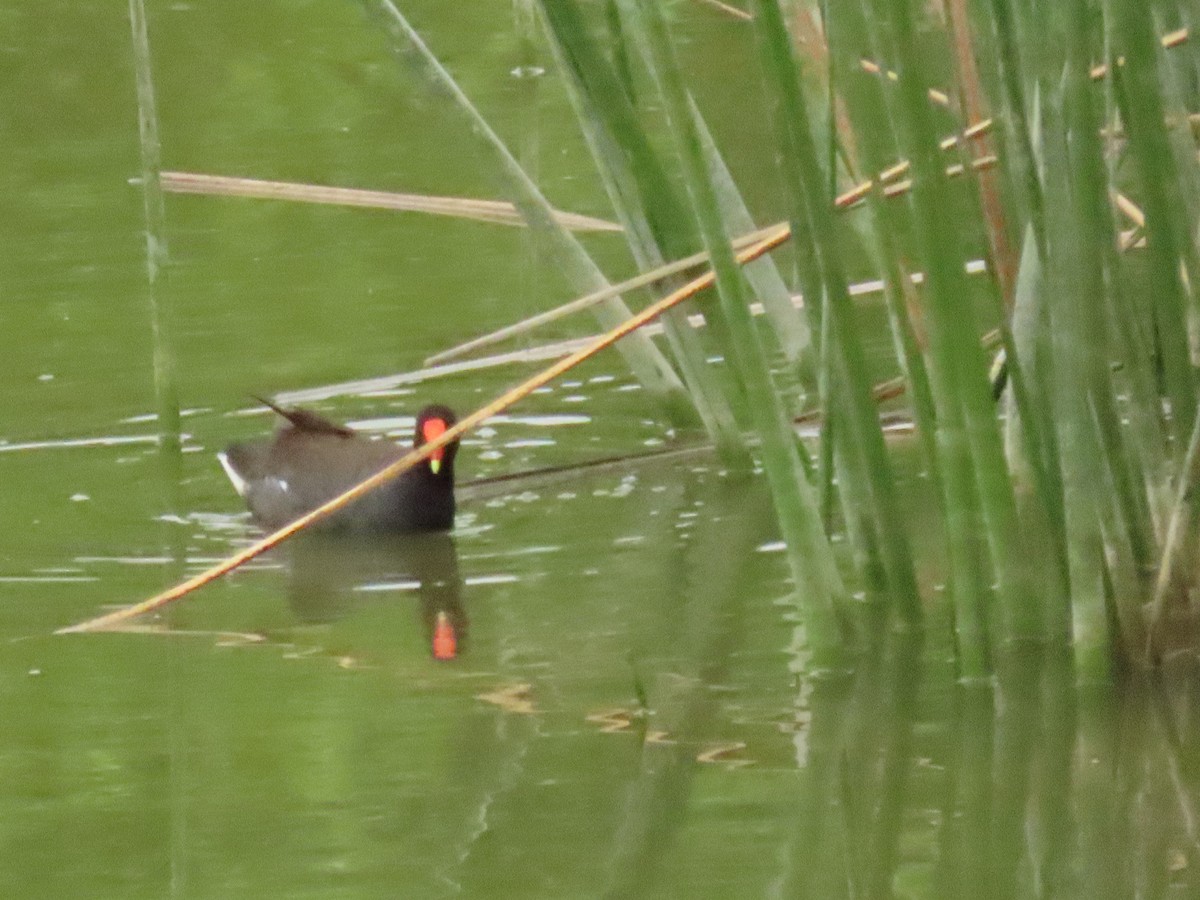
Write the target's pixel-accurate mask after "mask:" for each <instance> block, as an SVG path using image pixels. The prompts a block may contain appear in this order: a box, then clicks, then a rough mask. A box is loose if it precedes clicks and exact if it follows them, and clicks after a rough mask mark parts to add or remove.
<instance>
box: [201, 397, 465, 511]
mask: <svg viewBox="0 0 1200 900" xmlns="http://www.w3.org/2000/svg"><path fill="white" fill-rule="evenodd" d="M273 408H274V409H276V411H277V412H279V413H280V414H281V415H283V416H285V417H286V418H287V420H288V424H287V425H285V426H284V427H282V428H281V429H280V430H279V431H278V432H277V433H276V434H275V436H274V437H273V438H270V439H265V440H259V441H248V442H246V443H240V444H234V445H232V446H230V447H229V448H227V449H226V450H225V452H224V453H223V454H221V463H222V465H223V466H224V467H225V469H226V472H227V473H228V474H229V477H230V480H232V481H233V482H234V486H235V487H236V488H237V489H238V493H240V494H241V495H242V497H243V498H244V499H245V501H246V504H247V506H249V508H250V512H251V514H252V515H253V516H254V519H255V520H256V521H257V522H258V523H259V524H261V525H263V526H264V527H267V528H279V527H281V526H283V525H286V524H287V523H289V522H291V521H293V520H295V519H296V518H298V517H300V516H301V515H304V514H305V513H307V512H309V511H311V510H313V509H315V508H316V507H318V506H320V505H321V504H322V503H325V502H326V501H328V500H331V499H332V498H333V497H336V496H337V495H338V494H341V493H343V492H344V491H346V490H347V489H349V488H351V487H353V486H354V485H355V484H357V483H359V482H360V481H363V480H364V479H366V478H368V477H370V476H371V475H374V474H375V473H376V472H378V471H380V470H381V469H383V468H385V467H386V466H388V465H389V464H391V463H393V462H395V461H396V460H397V459H399V458H400V457H402V456H404V455H405V454H406V453H407V452H408V450H407V448H404V447H398V446H396V445H395V444H391V443H389V442H386V441H372V440H368V439H366V438H363V437H361V436H359V435H358V434H356V433H355V432H353V431H351V430H350V429H348V428H345V427H344V426H340V425H336V424H334V423H332V422H329V421H328V420H326V419H323V418H322V417H320V416H318V415H317V414H316V413H313V412H310V411H308V410H283V409H279V408H278V407H273ZM431 419H437V420H440V421H441V422H442V423H444V425H445V426H449V425H452V424H453V423H454V414H453V413H452V412H450V410H448V409H446V408H445V407H427V408H426V409H424V410H422V411H421V414H420V416H419V417H418V420H417V429H416V439H415V441H414V446H419V445H420V444H422V443H424V442H425V440H424V437H423V434H424V432H423V427H424V424H425V423H426V422H427V421H429V420H431ZM456 450H457V444H451V445H449V446H447V447H446V449H445V452H444V453H443V455H442V459H441V463H440V467H439V468H438V470H437V471H436V472H435V471H434V469H433V467H431V465H430V464H429V462H428V461H424V462H421V463H419V464H417V465H416V466H414V467H413V468H411V469H409V470H408V471H406V472H403V473H402V474H400V475H399V476H397V477H396V478H394V479H392V480H391V481H389V482H388V483H386V484H384V485H382V486H380V487H378V488H376V489H375V490H373V491H371V492H370V493H368V494H367V495H365V496H364V497H361V498H360V499H358V500H356V501H355V502H354V503H352V504H350V505H349V506H347V507H346V508H345V509H342V510H340V511H339V512H337V513H335V514H333V515H332V516H330V517H329V518H328V519H326V520H324V521H323V522H322V523H320V524H321V526H323V527H324V528H327V529H344V530H371V531H391V532H406V531H445V530H448V529H450V528H451V527H453V525H454V506H455V504H454V453H455V451H456Z"/></svg>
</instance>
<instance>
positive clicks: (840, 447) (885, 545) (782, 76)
mask: <svg viewBox="0 0 1200 900" xmlns="http://www.w3.org/2000/svg"><path fill="white" fill-rule="evenodd" d="M755 11H756V25H757V26H758V29H759V35H760V48H761V53H760V55H761V58H762V60H763V64H764V69H765V70H766V72H767V83H768V87H769V89H770V90H772V91H773V92H774V94H775V100H776V108H777V110H778V114H777V122H776V126H777V127H776V131H777V134H778V135H779V142H780V148H781V154H780V156H781V163H782V165H783V168H784V171H785V182H786V184H787V185H788V189H789V200H790V203H791V209H792V212H791V218H792V223H793V224H792V239H793V241H794V242H795V243H797V244H804V243H807V244H809V248H810V249H809V250H808V251H807V252H804V253H801V254H800V259H801V265H802V266H809V265H811V266H812V271H811V272H810V273H809V274H807V275H806V276H805V277H804V281H805V284H806V285H809V284H813V283H819V284H820V285H821V287H822V289H823V292H824V297H825V301H824V304H823V312H824V315H825V316H827V317H828V320H829V321H828V324H829V326H830V337H831V341H830V347H829V350H830V353H829V355H828V358H827V359H826V360H824V362H823V364H827V365H829V367H830V372H831V373H832V383H831V388H832V392H831V395H830V396H829V398H828V399H831V400H832V401H833V403H834V404H836V408H837V413H836V415H832V416H830V417H829V421H827V426H828V425H829V424H833V425H834V427H837V425H838V423H840V424H841V435H842V437H841V440H839V437H838V435H837V434H835V436H834V441H835V445H834V453H835V458H839V459H840V462H839V466H838V467H839V469H842V470H843V474H844V478H843V479H842V482H843V483H846V481H847V480H848V482H849V484H847V486H846V489H849V490H852V491H855V492H858V493H859V494H860V496H861V499H860V500H859V502H857V503H855V504H854V506H855V507H857V508H852V509H851V510H850V511H849V513H848V518H849V517H853V516H854V515H858V516H862V517H864V519H865V520H866V521H868V522H870V524H871V529H872V532H873V533H872V534H871V535H870V536H869V539H870V540H873V542H874V545H875V547H876V548H877V550H876V552H877V553H878V555H879V559H880V562H881V565H882V568H883V571H884V572H885V573H886V578H887V584H888V587H889V589H890V592H891V595H892V600H893V602H894V603H895V604H896V607H897V609H898V611H899V614H900V616H901V618H902V619H903V620H904V621H905V622H907V623H908V624H910V625H911V624H915V623H917V622H919V621H920V619H921V606H920V596H919V592H918V590H917V584H916V576H915V574H914V572H913V564H912V553H911V550H910V545H909V540H908V535H907V534H906V532H905V529H904V525H903V520H902V517H901V515H900V511H899V504H898V501H897V499H896V491H895V481H894V478H893V475H892V471H891V464H890V461H889V459H888V455H887V450H886V448H885V446H884V442H883V433H882V431H881V430H880V427H879V416H878V412H877V410H876V408H875V404H874V403H873V401H872V400H871V386H870V380H869V374H868V369H867V365H866V355H865V353H864V352H863V345H862V338H861V335H860V333H859V328H858V323H857V321H856V319H855V313H854V308H853V305H852V302H851V299H850V294H849V289H848V279H847V277H846V274H845V269H844V266H843V263H842V261H841V258H840V253H839V249H838V246H837V241H836V228H835V223H834V221H833V197H832V195H831V191H830V190H829V176H828V175H827V174H826V173H825V172H824V171H823V170H822V167H821V165H820V163H819V162H818V158H817V153H816V148H815V145H814V142H813V138H812V134H811V132H810V130H809V123H810V122H811V119H810V116H809V113H808V109H807V105H806V103H805V100H804V94H803V92H802V91H801V89H800V81H799V76H798V71H797V69H796V64H795V60H794V58H793V56H792V52H791V42H790V38H789V36H788V33H787V30H786V28H785V27H784V23H783V16H782V12H781V10H780V8H779V4H778V2H777V0H758V2H757V3H756V5H755ZM807 296H808V295H807V294H806V297H807ZM817 324H819V323H818V322H814V323H813V327H816V325H817ZM826 409H827V411H832V409H833V407H831V406H830V405H829V404H828V403H827V405H826ZM851 496H853V494H851Z"/></svg>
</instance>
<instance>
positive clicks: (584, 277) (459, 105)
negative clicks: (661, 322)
mask: <svg viewBox="0 0 1200 900" xmlns="http://www.w3.org/2000/svg"><path fill="white" fill-rule="evenodd" d="M363 3H364V4H365V6H366V8H367V10H368V12H369V13H370V14H371V15H372V17H373V18H374V19H375V20H376V21H377V22H379V24H380V25H381V27H382V29H383V31H384V32H385V33H386V34H387V36H388V38H389V40H390V44H391V48H392V49H393V51H394V52H395V53H396V55H397V56H398V57H399V58H400V59H401V60H402V61H403V62H404V63H406V64H407V65H408V66H409V68H410V69H411V70H412V71H413V72H414V73H415V74H416V75H417V77H418V78H419V79H420V80H421V82H422V83H423V84H425V85H426V86H427V87H428V88H429V89H430V90H432V91H433V92H435V93H440V94H443V95H445V96H448V97H449V98H450V100H451V101H452V106H453V108H454V109H455V110H457V111H458V112H459V113H460V114H461V115H462V117H463V119H464V121H465V122H466V124H467V125H468V127H469V128H470V130H471V133H472V134H473V135H474V136H475V137H476V138H477V139H478V141H479V144H480V146H481V148H482V149H483V150H484V151H485V152H486V154H487V158H489V159H490V165H491V168H492V172H493V174H494V175H495V176H496V178H497V179H498V180H499V181H500V183H501V184H503V185H504V187H505V188H506V190H507V191H508V193H509V194H510V195H511V197H512V200H513V202H514V203H515V204H516V206H517V208H518V209H519V210H520V211H521V214H522V215H523V216H524V217H525V219H526V221H528V222H529V224H530V227H531V228H533V229H535V230H536V231H538V232H539V233H540V234H541V235H543V236H544V238H545V239H546V241H547V243H548V245H549V246H550V248H551V249H552V251H553V252H554V254H555V258H556V260H557V261H558V262H559V263H560V265H561V266H562V268H563V272H564V274H565V275H566V276H567V277H568V279H569V280H570V281H571V282H572V284H573V285H574V286H575V288H576V289H577V290H578V291H579V292H580V293H588V292H591V291H596V290H600V289H602V288H604V287H606V286H607V285H608V281H607V280H606V279H605V277H604V274H603V273H602V272H601V271H600V268H599V266H597V265H596V263H595V261H593V260H592V258H591V256H590V255H588V253H587V251H586V250H584V249H583V246H582V245H581V244H580V243H579V241H578V240H577V239H576V238H575V237H574V235H572V234H571V233H570V232H569V231H567V230H566V229H565V228H563V227H562V226H561V225H559V224H558V223H557V222H556V221H555V220H554V217H553V210H552V208H551V206H550V204H549V203H548V202H547V201H546V198H545V196H543V194H542V192H541V191H540V190H539V189H538V187H537V185H536V184H534V182H533V181H532V179H530V178H529V176H528V174H526V172H525V171H524V170H523V169H522V168H521V166H520V164H519V163H518V162H517V160H516V159H515V158H514V157H513V155H512V153H511V152H510V151H509V150H508V148H507V147H506V146H505V145H504V143H503V142H502V141H501V140H500V137H499V136H498V135H497V134H496V132H495V131H493V130H492V128H491V126H490V125H488V123H487V121H486V120H485V119H484V118H483V116H482V115H481V114H480V112H479V110H478V109H476V108H475V106H474V105H473V104H472V103H471V101H470V100H469V99H468V98H467V96H466V94H464V93H463V91H462V89H461V88H459V86H458V84H457V83H456V82H455V81H454V79H453V78H452V77H451V76H450V73H449V72H447V71H446V69H445V67H444V66H442V64H441V63H440V62H439V61H438V60H437V58H436V57H435V56H434V55H433V53H431V52H430V50H429V48H428V47H427V46H426V45H425V42H424V41H423V40H421V37H420V35H419V34H417V32H416V29H414V28H413V27H412V25H410V24H409V22H408V20H407V19H406V18H405V17H404V16H403V15H402V14H401V13H400V11H399V10H398V9H397V8H396V6H395V4H394V3H392V2H391V0H363ZM594 314H595V316H596V318H597V320H598V321H599V322H600V324H601V326H602V327H604V328H613V327H616V326H617V325H618V324H620V322H622V321H624V320H625V319H627V318H628V317H629V315H630V312H629V308H628V307H627V306H626V305H625V303H624V302H623V301H622V300H620V298H611V299H610V300H607V301H605V302H604V303H603V304H602V305H600V306H597V307H596V308H595V311H594ZM619 352H620V353H621V354H622V356H623V357H624V358H625V361H626V362H627V363H628V365H629V367H630V369H631V370H632V371H633V374H634V376H635V377H636V378H637V379H638V381H639V382H641V384H642V386H643V387H644V388H645V389H646V391H647V392H648V393H649V394H650V395H651V396H652V397H654V398H655V399H656V400H657V402H658V403H659V404H660V405H661V406H662V408H663V409H664V411H665V412H666V413H667V415H668V416H669V417H670V418H671V419H672V420H673V421H675V422H677V423H690V422H694V421H695V415H696V410H695V407H694V405H693V404H692V401H691V399H690V398H689V396H688V394H687V391H686V390H685V389H684V387H683V384H682V382H681V381H680V380H679V376H678V375H677V374H676V373H675V370H674V369H673V368H672V367H671V364H670V363H669V362H668V361H667V359H666V357H664V356H663V355H662V353H661V352H660V351H659V350H658V348H657V347H655V346H654V344H653V342H652V341H651V339H650V338H649V337H648V336H646V335H644V334H637V335H633V336H632V337H631V339H630V340H629V341H626V342H624V344H622V346H621V347H620V348H619Z"/></svg>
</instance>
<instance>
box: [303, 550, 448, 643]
mask: <svg viewBox="0 0 1200 900" xmlns="http://www.w3.org/2000/svg"><path fill="white" fill-rule="evenodd" d="M281 550H282V551H283V553H284V554H285V557H284V558H285V559H286V560H287V571H288V588H287V593H288V602H289V604H290V605H291V607H292V611H293V612H294V613H295V614H296V617H297V618H299V619H300V620H301V621H304V622H308V623H318V622H329V621H333V620H335V619H340V618H342V617H343V616H346V615H349V614H351V613H352V612H353V611H354V610H355V609H358V608H361V607H362V606H364V605H367V604H370V603H372V602H379V601H385V600H390V598H397V599H404V600H407V599H408V598H411V597H412V594H411V593H409V591H410V589H412V588H414V587H415V589H416V595H417V597H418V598H419V600H420V614H421V620H422V624H423V625H424V630H425V639H426V642H427V646H428V648H429V651H430V652H431V654H432V655H433V657H434V658H435V659H453V658H455V657H456V656H458V655H459V654H460V653H461V651H462V649H463V645H464V644H465V641H466V637H467V630H468V622H467V612H466V609H465V608H464V607H463V605H462V576H461V575H460V574H459V570H458V551H457V549H456V547H455V545H454V538H453V537H451V536H450V535H449V534H446V533H444V532H425V533H420V534H405V535H398V534H381V533H380V534H362V533H350V532H344V531H343V532H334V533H321V534H306V535H298V536H297V538H296V539H295V540H292V541H289V542H288V543H287V544H286V545H285V546H284V547H283V548H281ZM413 582H415V585H414V584H413Z"/></svg>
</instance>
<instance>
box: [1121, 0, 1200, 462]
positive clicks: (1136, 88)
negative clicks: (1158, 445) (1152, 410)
mask: <svg viewBox="0 0 1200 900" xmlns="http://www.w3.org/2000/svg"><path fill="white" fill-rule="evenodd" d="M1109 8H1110V10H1111V14H1112V16H1113V21H1114V25H1115V35H1116V36H1117V37H1118V40H1119V43H1118V45H1117V46H1116V47H1115V48H1114V50H1115V51H1116V52H1118V53H1122V54H1123V55H1124V58H1125V65H1124V66H1123V67H1121V69H1120V71H1119V72H1113V73H1112V77H1119V78H1120V79H1121V85H1120V88H1121V89H1122V90H1121V93H1123V94H1124V96H1125V97H1126V98H1127V102H1126V103H1125V104H1124V108H1123V110H1122V111H1123V112H1124V113H1125V116H1126V123H1127V127H1126V133H1127V135H1128V138H1129V155H1130V158H1131V161H1132V163H1133V165H1134V166H1135V167H1136V170H1137V172H1138V175H1139V181H1140V184H1139V187H1140V188H1141V192H1142V202H1143V204H1144V207H1145V212H1146V236H1147V255H1148V265H1147V272H1146V277H1147V282H1148V292H1149V294H1150V296H1151V298H1152V301H1153V303H1154V316H1155V318H1154V322H1155V326H1156V338H1157V348H1158V352H1159V354H1160V357H1161V365H1162V371H1163V380H1164V384H1165V388H1166V395H1167V397H1169V398H1170V401H1171V424H1172V434H1173V435H1174V437H1175V443H1176V446H1178V447H1185V446H1187V441H1188V436H1189V435H1190V434H1191V430H1192V422H1193V420H1194V419H1195V416H1196V383H1195V382H1196V379H1195V371H1194V369H1193V367H1192V364H1191V359H1190V357H1189V347H1188V329H1187V321H1188V317H1189V309H1191V311H1192V312H1193V313H1194V311H1195V310H1194V304H1195V300H1194V298H1193V297H1189V296H1188V291H1187V289H1186V288H1185V286H1184V285H1183V283H1182V281H1181V280H1180V274H1179V273H1180V262H1181V260H1184V259H1186V258H1187V257H1188V256H1189V255H1192V253H1193V252H1194V251H1190V250H1189V249H1188V246H1189V245H1190V236H1189V233H1190V228H1189V226H1188V225H1187V217H1186V212H1185V210H1184V209H1183V208H1182V207H1181V204H1180V200H1179V197H1178V191H1177V190H1176V187H1177V186H1178V185H1179V184H1180V175H1179V170H1178V167H1177V165H1176V160H1175V157H1174V155H1173V154H1172V152H1171V146H1170V141H1169V140H1168V137H1167V133H1166V119H1165V117H1166V110H1165V107H1164V104H1163V98H1162V88H1161V86H1160V85H1159V80H1158V53H1159V52H1160V49H1161V45H1160V44H1159V42H1158V38H1157V37H1156V36H1155V34H1154V29H1153V15H1152V10H1151V8H1150V6H1149V5H1148V4H1146V3H1145V2H1142V0H1112V2H1111V3H1110V4H1109ZM1194 164H1195V163H1194V158H1193V166H1194ZM1193 274H1196V273H1195V270H1193Z"/></svg>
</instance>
